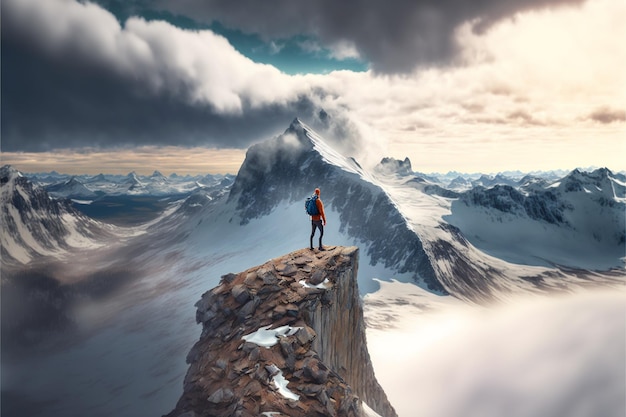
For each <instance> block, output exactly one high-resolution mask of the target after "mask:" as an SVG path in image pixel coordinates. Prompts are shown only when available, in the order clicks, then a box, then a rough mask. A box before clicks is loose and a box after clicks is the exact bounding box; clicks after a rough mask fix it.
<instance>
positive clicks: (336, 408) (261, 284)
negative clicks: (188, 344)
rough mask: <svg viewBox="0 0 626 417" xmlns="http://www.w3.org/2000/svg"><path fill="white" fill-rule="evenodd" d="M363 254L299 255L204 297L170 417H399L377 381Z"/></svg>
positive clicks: (332, 250) (346, 250)
mask: <svg viewBox="0 0 626 417" xmlns="http://www.w3.org/2000/svg"><path fill="white" fill-rule="evenodd" d="M358 253H359V251H358V248H356V247H341V246H336V247H328V248H327V250H326V251H317V250H315V251H311V250H309V249H303V250H298V251H295V252H292V253H290V254H287V255H284V256H282V257H280V258H276V259H272V260H270V261H268V262H267V263H265V264H263V265H260V266H256V267H254V268H250V269H248V270H247V271H244V272H241V273H239V274H228V275H224V276H223V277H222V279H221V282H220V284H219V285H218V286H217V287H215V288H213V289H212V290H210V291H207V292H206V293H204V294H203V295H202V298H201V299H200V301H198V303H197V304H196V306H197V307H198V310H197V313H196V319H197V321H198V323H202V325H203V329H202V334H201V336H200V340H199V341H198V342H197V343H196V344H195V345H194V346H193V348H192V349H191V351H190V352H189V354H188V356H187V362H188V363H189V365H190V366H189V370H188V372H187V375H186V377H185V381H184V392H183V394H182V396H181V398H180V399H179V401H178V403H177V405H176V408H175V409H174V410H173V411H171V412H170V413H169V414H168V415H167V417H208V416H241V417H247V416H255V417H256V416H274V417H279V416H375V415H380V416H383V417H392V416H396V412H395V410H394V409H393V407H392V406H391V404H390V403H389V401H388V400H387V397H386V395H385V393H384V391H383V390H382V388H381V387H380V385H379V384H378V382H377V380H376V377H375V375H374V369H373V367H372V364H371V361H370V357H369V353H368V351H367V342H366V339H365V323H364V320H363V309H362V304H361V299H360V297H359V291H358V287H357V266H358Z"/></svg>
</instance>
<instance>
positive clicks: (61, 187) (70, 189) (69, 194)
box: [45, 177, 97, 199]
mask: <svg viewBox="0 0 626 417" xmlns="http://www.w3.org/2000/svg"><path fill="white" fill-rule="evenodd" d="M45 190H46V191H47V192H48V194H50V195H51V196H52V197H55V198H70V199H71V198H77V199H89V198H95V197H97V194H96V193H95V192H93V191H91V190H90V189H89V188H87V187H86V186H85V184H83V183H82V182H80V181H79V180H78V179H77V178H76V177H71V178H70V179H69V180H67V181H64V182H59V183H56V184H52V185H48V186H47V187H45Z"/></svg>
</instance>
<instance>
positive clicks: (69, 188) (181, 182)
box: [24, 171, 234, 201]
mask: <svg viewBox="0 0 626 417" xmlns="http://www.w3.org/2000/svg"><path fill="white" fill-rule="evenodd" d="M24 175H25V176H27V177H28V178H29V179H30V180H31V181H32V182H33V183H34V184H38V185H40V186H43V187H45V189H46V190H47V191H48V192H49V193H50V195H51V196H53V197H55V198H70V199H78V200H83V201H92V200H94V199H97V198H101V197H103V196H157V197H158V196H173V195H179V196H183V197H184V196H185V195H189V194H191V193H192V192H193V191H195V190H198V189H202V188H207V187H208V188H212V189H215V188H220V187H226V186H228V185H230V184H232V182H233V181H234V176H233V175H230V174H227V175H221V174H218V175H210V174H209V175H204V176H202V175H198V176H190V175H186V176H180V175H176V174H172V175H170V176H169V177H166V176H165V175H163V174H162V173H160V172H159V171H154V172H153V173H152V174H151V175H148V176H146V175H138V174H137V173H136V172H134V171H133V172H130V173H129V174H127V175H105V174H102V173H101V174H98V175H95V176H89V175H72V176H68V175H62V174H59V173H56V172H54V173H40V174H24Z"/></svg>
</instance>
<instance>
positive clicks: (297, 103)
mask: <svg viewBox="0 0 626 417" xmlns="http://www.w3.org/2000/svg"><path fill="white" fill-rule="evenodd" d="M2 12H3V13H2V38H1V42H2V45H1V46H2V61H1V64H2V80H1V82H2V126H1V133H2V150H3V151H43V150H50V149H59V148H68V147H77V146H78V147H84V146H89V147H93V146H99V147H131V146H136V145H179V146H211V147H218V148H220V147H228V148H233V147H239V148H245V147H247V146H249V145H250V143H252V142H254V141H258V140H259V139H265V138H267V136H268V135H272V134H275V133H278V132H281V131H283V130H284V129H285V128H286V127H287V126H288V125H289V123H290V122H291V120H292V119H293V118H294V117H295V116H297V115H300V116H301V117H302V115H306V114H312V112H313V111H314V109H315V105H314V104H313V102H312V101H311V100H310V99H309V98H305V97H307V94H305V92H306V91H305V90H303V92H302V93H299V92H295V90H297V88H291V89H289V88H285V91H281V89H280V88H278V87H279V86H280V85H282V84H281V83H282V82H283V81H284V80H283V78H286V77H285V76H283V75H282V74H280V73H279V72H278V71H276V70H275V69H273V68H269V67H263V66H259V65H257V64H254V63H253V62H251V61H249V60H247V59H246V58H245V57H243V56H241V55H240V54H238V53H237V52H236V51H234V49H233V48H232V47H231V46H230V45H229V44H228V42H226V41H225V40H224V39H222V38H219V37H216V36H214V35H213V34H212V33H210V32H208V33H205V34H200V33H195V32H183V31H181V30H179V29H176V28H174V27H172V26H170V25H166V24H162V23H158V24H152V23H147V22H145V21H142V20H136V21H134V22H131V23H130V24H128V25H127V27H124V28H122V27H120V26H119V24H118V23H117V21H116V20H115V19H114V18H113V16H112V15H110V14H109V13H108V12H106V11H104V10H102V9H100V8H98V7H97V6H95V5H89V4H80V3H76V2H71V1H57V0H48V1H46V2H43V3H42V2H39V1H33V0H6V1H3V5H2ZM201 36H204V37H203V38H201V39H200V38H199V37H201ZM258 78H261V79H263V80H265V83H261V82H257V79H258Z"/></svg>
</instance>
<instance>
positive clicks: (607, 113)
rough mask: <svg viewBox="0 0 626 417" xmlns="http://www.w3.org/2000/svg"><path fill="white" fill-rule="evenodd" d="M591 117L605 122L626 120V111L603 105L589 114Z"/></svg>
mask: <svg viewBox="0 0 626 417" xmlns="http://www.w3.org/2000/svg"><path fill="white" fill-rule="evenodd" d="M589 119H591V120H593V121H596V122H599V123H603V124H610V123H613V122H626V111H624V110H615V109H610V108H608V107H602V108H599V109H597V110H595V111H593V113H591V114H590V115H589Z"/></svg>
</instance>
